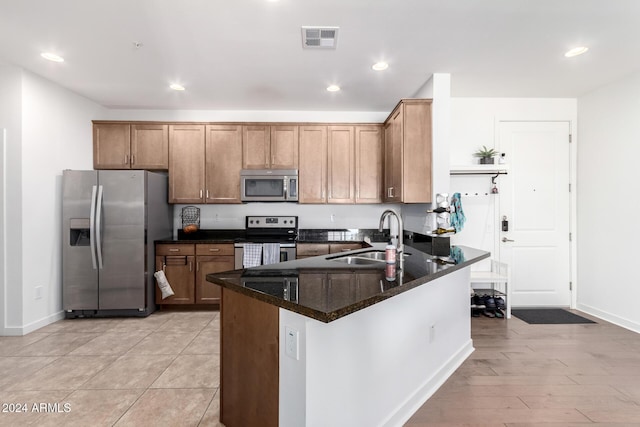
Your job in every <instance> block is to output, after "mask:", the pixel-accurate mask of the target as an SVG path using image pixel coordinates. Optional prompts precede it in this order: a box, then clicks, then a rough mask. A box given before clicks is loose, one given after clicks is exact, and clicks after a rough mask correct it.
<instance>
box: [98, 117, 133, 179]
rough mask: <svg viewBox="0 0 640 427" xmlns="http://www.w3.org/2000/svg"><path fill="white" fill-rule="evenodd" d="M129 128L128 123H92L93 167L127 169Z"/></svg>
mask: <svg viewBox="0 0 640 427" xmlns="http://www.w3.org/2000/svg"><path fill="white" fill-rule="evenodd" d="M130 141H131V129H130V126H129V125H128V124H122V123H96V124H94V125H93V168H94V169H129V168H130V166H129V164H130V155H131V152H130V147H131V146H130Z"/></svg>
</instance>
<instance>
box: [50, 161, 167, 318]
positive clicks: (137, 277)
mask: <svg viewBox="0 0 640 427" xmlns="http://www.w3.org/2000/svg"><path fill="white" fill-rule="evenodd" d="M172 227H173V209H172V207H171V205H169V204H168V197H167V176H166V175H165V174H160V173H153V172H147V171H141V170H131V171H123V170H118V171H107V170H104V171H103V170H101V171H74V170H65V171H64V172H63V174H62V236H63V237H62V241H63V250H62V259H63V268H62V304H63V309H64V311H65V315H66V317H67V318H69V317H100V316H147V315H149V314H150V313H152V312H153V311H154V310H155V308H156V307H155V302H154V301H155V299H154V291H155V283H154V278H153V273H154V264H155V263H154V252H155V249H154V241H155V240H159V239H166V238H170V237H171V235H172Z"/></svg>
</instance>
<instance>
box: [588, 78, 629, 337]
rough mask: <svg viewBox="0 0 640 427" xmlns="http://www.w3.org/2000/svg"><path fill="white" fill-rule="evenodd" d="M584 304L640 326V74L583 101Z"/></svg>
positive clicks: (615, 319)
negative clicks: (638, 267)
mask: <svg viewBox="0 0 640 427" xmlns="http://www.w3.org/2000/svg"><path fill="white" fill-rule="evenodd" d="M578 112H579V114H580V124H579V126H578V129H579V131H580V146H579V151H578V211H579V215H578V284H579V291H578V304H577V307H578V308H579V309H580V310H583V311H585V312H587V313H590V314H593V315H596V316H599V317H602V318H604V319H605V320H608V321H611V322H614V323H617V324H619V325H622V326H625V327H627V328H630V329H632V330H635V331H637V332H640V310H639V309H638V301H640V286H638V272H637V271H635V267H634V265H635V263H636V262H637V261H638V252H639V251H638V241H640V221H638V220H637V218H636V217H637V212H638V211H637V208H636V206H637V205H638V203H637V199H636V197H637V195H638V188H639V184H638V182H639V180H640V172H638V159H640V144H639V143H638V141H639V140H640V121H639V120H638V117H640V73H638V74H635V75H633V76H630V77H628V78H626V79H624V80H621V81H619V82H616V83H614V84H611V85H608V86H606V87H603V88H601V89H599V90H596V91H594V92H592V93H589V94H587V95H585V96H582V97H580V98H579V99H578Z"/></svg>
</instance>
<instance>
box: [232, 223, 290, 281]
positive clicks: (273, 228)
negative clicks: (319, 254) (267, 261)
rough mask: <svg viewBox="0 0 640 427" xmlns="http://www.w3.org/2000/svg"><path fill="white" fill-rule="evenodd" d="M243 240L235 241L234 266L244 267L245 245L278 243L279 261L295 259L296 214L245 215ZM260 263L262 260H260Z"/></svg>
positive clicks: (237, 267)
mask: <svg viewBox="0 0 640 427" xmlns="http://www.w3.org/2000/svg"><path fill="white" fill-rule="evenodd" d="M245 228H246V230H245V235H246V238H245V241H242V242H236V243H235V268H236V269H239V268H244V267H245V266H244V265H243V261H244V259H245V256H244V251H245V245H247V244H252V245H262V244H265V243H277V244H279V250H280V256H279V261H280V262H284V261H291V260H294V259H296V240H297V239H298V217H297V216H247V217H246V219H245ZM260 264H262V262H260Z"/></svg>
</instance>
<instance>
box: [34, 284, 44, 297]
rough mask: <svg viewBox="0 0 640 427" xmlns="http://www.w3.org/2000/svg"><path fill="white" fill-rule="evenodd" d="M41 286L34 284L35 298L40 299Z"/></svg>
mask: <svg viewBox="0 0 640 427" xmlns="http://www.w3.org/2000/svg"><path fill="white" fill-rule="evenodd" d="M42 291H43V289H42V286H36V299H41V298H42Z"/></svg>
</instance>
